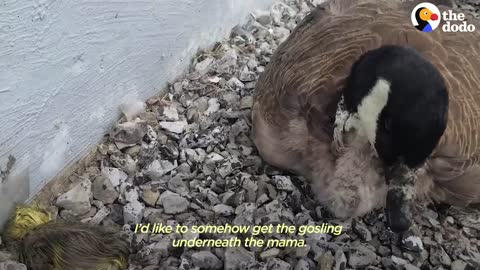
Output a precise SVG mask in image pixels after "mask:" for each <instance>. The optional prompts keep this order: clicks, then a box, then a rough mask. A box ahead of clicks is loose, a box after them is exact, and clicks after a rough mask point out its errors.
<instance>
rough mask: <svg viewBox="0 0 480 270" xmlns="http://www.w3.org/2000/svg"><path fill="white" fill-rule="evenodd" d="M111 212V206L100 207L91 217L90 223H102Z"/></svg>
mask: <svg viewBox="0 0 480 270" xmlns="http://www.w3.org/2000/svg"><path fill="white" fill-rule="evenodd" d="M109 214H110V208H107V207H106V206H103V207H101V208H100V209H98V211H97V213H96V214H95V215H94V216H93V217H92V219H90V221H89V223H90V224H92V225H98V224H100V223H101V222H102V221H103V220H104V219H105V218H106V217H107V216H108V215H109Z"/></svg>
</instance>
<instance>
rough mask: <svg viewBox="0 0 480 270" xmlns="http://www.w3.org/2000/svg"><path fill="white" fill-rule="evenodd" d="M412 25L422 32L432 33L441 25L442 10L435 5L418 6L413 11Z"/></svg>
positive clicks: (424, 4)
mask: <svg viewBox="0 0 480 270" xmlns="http://www.w3.org/2000/svg"><path fill="white" fill-rule="evenodd" d="M411 19H412V24H413V25H414V26H415V28H417V29H418V30H420V31H422V32H431V31H433V30H435V29H436V28H437V27H438V26H439V25H440V10H439V9H438V8H437V7H436V6H435V5H433V4H430V3H421V4H418V5H417V6H416V7H415V8H414V9H413V11H412V15H411Z"/></svg>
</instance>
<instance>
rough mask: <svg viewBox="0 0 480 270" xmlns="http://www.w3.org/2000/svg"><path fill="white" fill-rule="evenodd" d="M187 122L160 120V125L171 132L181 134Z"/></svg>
mask: <svg viewBox="0 0 480 270" xmlns="http://www.w3.org/2000/svg"><path fill="white" fill-rule="evenodd" d="M187 125H188V123H187V122H185V121H175V122H160V127H161V128H163V129H165V130H167V131H170V132H172V133H177V134H181V133H183V132H184V131H185V128H186V127H187Z"/></svg>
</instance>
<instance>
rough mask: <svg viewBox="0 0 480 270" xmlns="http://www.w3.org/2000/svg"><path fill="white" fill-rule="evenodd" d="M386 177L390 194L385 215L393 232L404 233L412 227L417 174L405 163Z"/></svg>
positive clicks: (391, 170)
mask: <svg viewBox="0 0 480 270" xmlns="http://www.w3.org/2000/svg"><path fill="white" fill-rule="evenodd" d="M386 176H387V183H388V193H387V201H386V209H385V214H386V217H387V222H388V226H389V227H390V229H391V230H392V231H393V232H395V233H402V232H404V231H406V230H408V229H409V228H410V226H411V225H412V212H411V207H412V206H411V204H412V203H413V199H414V194H415V192H414V184H415V173H414V172H413V171H412V170H411V169H410V168H408V167H407V166H406V165H404V164H403V163H398V164H396V165H394V166H393V167H392V168H391V169H390V170H389V172H388V173H387V175H386Z"/></svg>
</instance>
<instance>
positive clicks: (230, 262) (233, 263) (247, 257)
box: [224, 247, 255, 270]
mask: <svg viewBox="0 0 480 270" xmlns="http://www.w3.org/2000/svg"><path fill="white" fill-rule="evenodd" d="M252 262H255V255H254V254H253V252H250V251H247V250H246V249H245V248H244V247H227V248H226V249H225V264H224V270H240V269H241V268H240V266H241V264H242V263H245V264H248V263H252Z"/></svg>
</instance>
